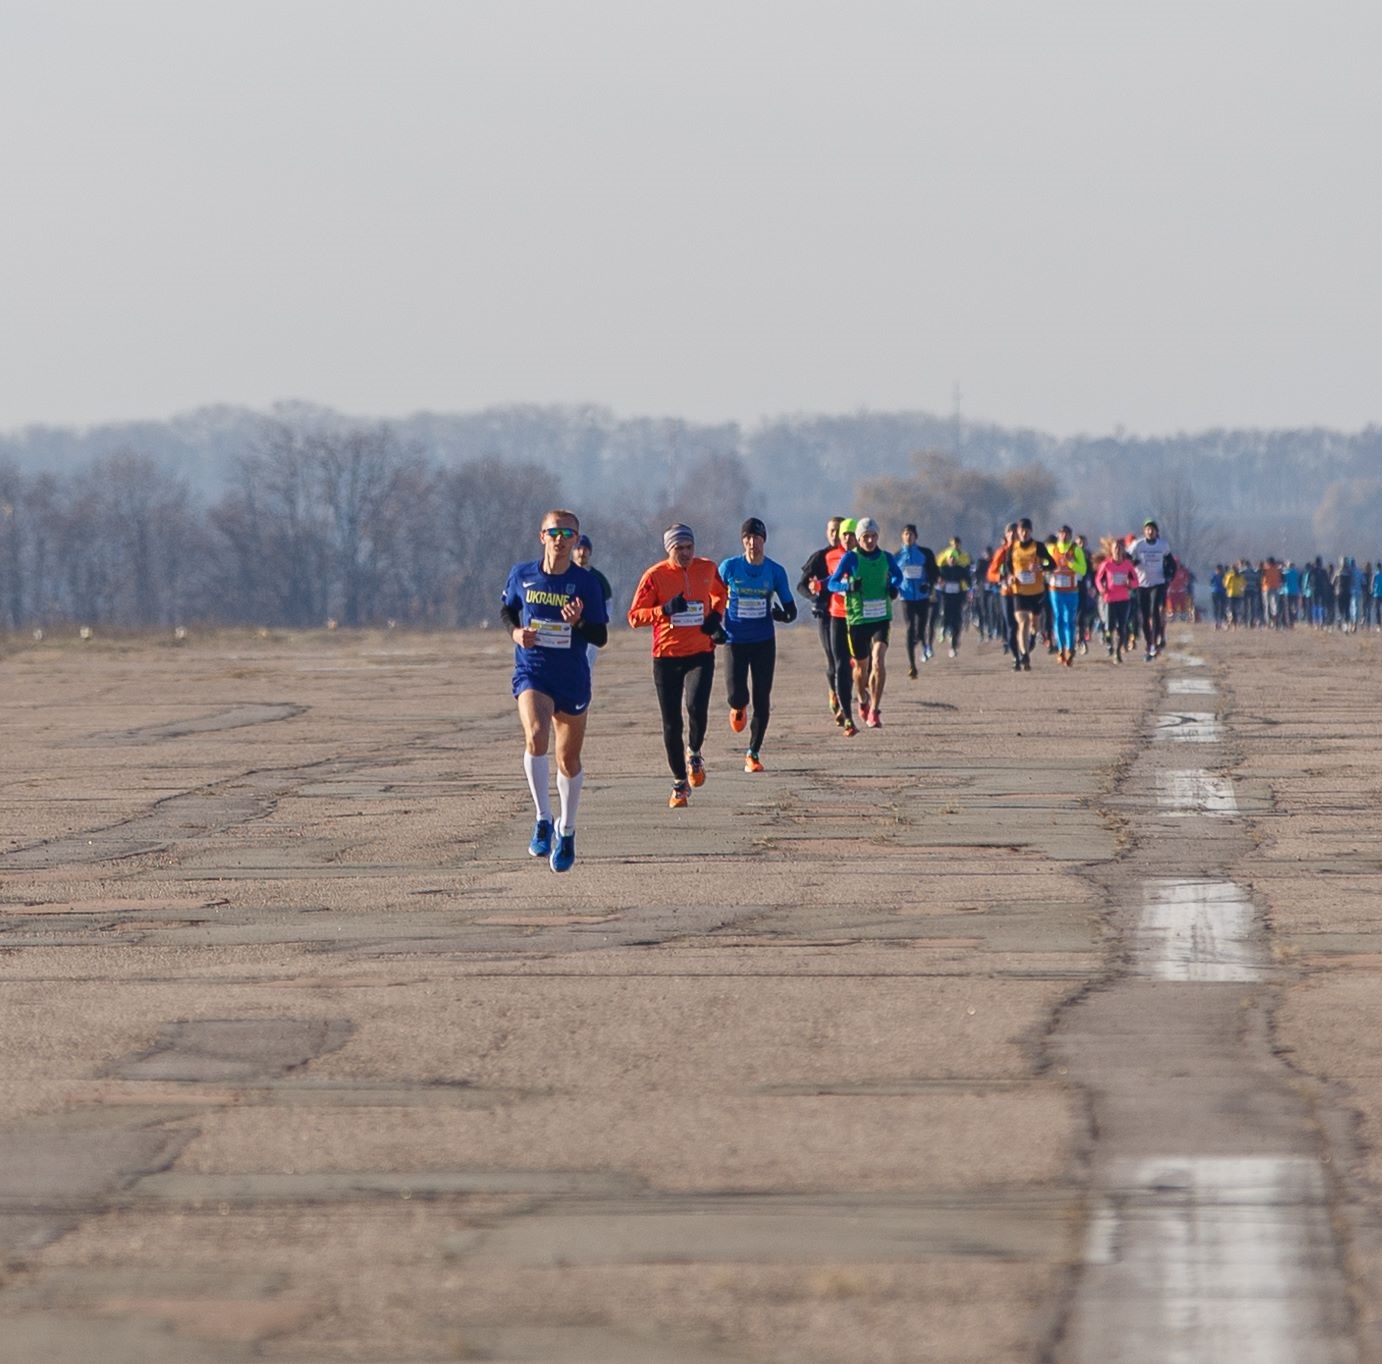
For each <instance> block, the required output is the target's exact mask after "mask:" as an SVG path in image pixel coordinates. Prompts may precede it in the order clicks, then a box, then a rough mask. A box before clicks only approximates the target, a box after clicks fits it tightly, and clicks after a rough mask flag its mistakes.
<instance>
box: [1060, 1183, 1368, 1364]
mask: <svg viewBox="0 0 1382 1364" xmlns="http://www.w3.org/2000/svg"><path fill="white" fill-rule="evenodd" d="M1105 1178H1106V1180H1107V1183H1106V1186H1105V1188H1104V1191H1103V1194H1102V1197H1101V1200H1100V1207H1099V1209H1098V1211H1097V1213H1096V1216H1095V1217H1094V1219H1093V1221H1092V1223H1091V1226H1090V1230H1089V1238H1088V1243H1087V1255H1086V1258H1085V1266H1086V1268H1085V1272H1084V1275H1083V1277H1082V1279H1081V1283H1080V1288H1079V1291H1078V1293H1077V1295H1076V1300H1075V1309H1074V1313H1073V1315H1072V1318H1071V1322H1070V1330H1069V1332H1068V1334H1067V1341H1068V1343H1069V1346H1070V1354H1069V1357H1070V1358H1071V1359H1072V1360H1074V1361H1077V1364H1108V1362H1109V1361H1111V1360H1119V1361H1121V1364H1226V1361H1230V1360H1231V1361H1233V1364H1355V1362H1356V1360H1357V1357H1358V1356H1357V1349H1356V1346H1355V1345H1354V1343H1353V1340H1352V1331H1351V1329H1350V1312H1349V1306H1348V1300H1347V1295H1346V1293H1345V1291H1344V1287H1343V1282H1342V1276H1341V1275H1340V1273H1339V1270H1338V1265H1337V1263H1336V1260H1335V1252H1334V1242H1333V1235H1332V1231H1331V1228H1330V1223H1329V1213H1328V1198H1327V1193H1326V1189H1325V1181H1324V1175H1323V1171H1322V1169H1321V1166H1320V1164H1319V1162H1318V1161H1315V1160H1312V1159H1309V1158H1307V1157H1302V1156H1247V1157H1214V1156H1187V1157H1176V1156H1167V1157H1161V1158H1156V1159H1149V1160H1128V1161H1118V1162H1115V1163H1114V1164H1113V1166H1111V1167H1110V1169H1109V1170H1108V1172H1107V1175H1106V1177H1105Z"/></svg>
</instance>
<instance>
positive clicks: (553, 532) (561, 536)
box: [542, 526, 576, 540]
mask: <svg viewBox="0 0 1382 1364" xmlns="http://www.w3.org/2000/svg"><path fill="white" fill-rule="evenodd" d="M542 533H543V534H544V535H545V536H546V537H547V538H548V539H549V540H570V539H572V538H574V536H575V535H576V532H575V531H574V530H572V529H571V527H570V526H544V527H543V530H542Z"/></svg>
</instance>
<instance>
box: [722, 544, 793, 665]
mask: <svg viewBox="0 0 1382 1364" xmlns="http://www.w3.org/2000/svg"><path fill="white" fill-rule="evenodd" d="M720 577H721V579H722V580H723V581H724V584H725V587H726V589H727V590H728V592H729V607H728V609H727V610H726V611H725V620H724V629H725V634H726V636H727V637H728V639H729V642H730V643H731V644H761V643H762V642H763V641H764V640H768V639H772V638H773V633H774V632H773V598H774V597H776V598H777V599H778V601H780V602H781V603H782V605H783V606H790V607H791V608H792V609H793V614H795V610H796V601H795V599H794V598H793V597H792V589H791V586H790V585H789V584H788V582H787V570H786V569H784V568H783V567H782V565H781V564H779V563H778V562H777V561H776V560H774V559H764V560H763V562H762V563H761V564H757V565H755V564H751V563H749V561H748V560H747V559H746V558H745V557H744V556H743V555H742V554H737V555H735V556H734V558H732V559H726V560H725V561H724V562H723V563H722V564H721V565H720Z"/></svg>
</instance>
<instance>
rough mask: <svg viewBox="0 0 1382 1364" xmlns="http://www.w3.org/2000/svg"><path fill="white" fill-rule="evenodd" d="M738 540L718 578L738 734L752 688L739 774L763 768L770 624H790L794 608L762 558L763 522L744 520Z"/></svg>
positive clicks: (771, 663)
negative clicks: (725, 600) (723, 592)
mask: <svg viewBox="0 0 1382 1364" xmlns="http://www.w3.org/2000/svg"><path fill="white" fill-rule="evenodd" d="M739 538H740V540H742V542H743V545H744V552H743V553H742V554H740V555H736V556H735V557H734V558H732V559H726V560H725V561H724V562H723V563H722V564H721V565H720V577H721V578H722V579H723V580H724V584H725V588H726V589H727V591H728V592H729V607H728V609H727V610H726V611H725V622H724V624H725V634H726V636H727V637H728V639H729V727H730V728H731V729H732V730H733V731H734V732H735V733H736V734H740V733H742V732H743V730H744V729H745V727H746V726H748V724H749V714H748V712H749V705H750V689H752V692H751V694H752V707H753V725H752V728H750V729H749V751H748V752H747V753H746V754H745V755H744V771H745V772H761V771H762V770H763V764H762V762H761V761H760V760H759V757H758V753H759V749H760V748H761V747H762V744H763V736H764V734H765V733H766V732H767V729H768V715H769V711H770V700H771V696H772V689H773V671H774V668H775V666H776V663H777V637H776V632H775V629H774V626H773V622H774V621H782V622H784V623H786V622H788V621H793V620H795V619H796V618H797V604H796V601H795V600H794V599H793V597H792V589H791V587H790V586H789V585H788V582H787V573H786V570H785V569H784V568H783V567H782V565H781V564H779V563H776V562H775V561H774V560H772V559H769V558H766V557H765V556H764V553H763V551H764V547H765V546H766V545H767V542H768V528H767V527H766V526H765V525H764V524H763V522H762V521H760V520H759V519H758V517H756V516H751V517H749V519H748V520H747V521H745V522H744V524H743V525H742V526H741V527H740V528H739ZM774 598H776V599H777V600H776V602H774V600H773V599H774Z"/></svg>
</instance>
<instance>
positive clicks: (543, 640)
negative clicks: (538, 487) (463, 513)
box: [499, 508, 609, 871]
mask: <svg viewBox="0 0 1382 1364" xmlns="http://www.w3.org/2000/svg"><path fill="white" fill-rule="evenodd" d="M580 529H581V524H580V522H579V521H578V520H577V519H576V517H575V516H574V515H573V514H572V513H571V512H569V511H563V510H561V509H559V508H558V509H557V510H554V511H549V512H548V513H547V514H546V515H545V516H544V517H543V518H542V528H541V530H539V531H538V540H539V541H540V543H541V544H542V557H541V558H540V559H533V560H531V561H530V562H528V563H523V564H515V565H514V567H513V568H512V569H511V570H510V572H509V579H508V582H507V583H506V584H505V585H504V596H503V600H502V602H501V604H500V609H499V617H500V619H501V620H502V621H503V622H504V624H505V625H507V626H508V628H509V633H510V635H511V636H512V637H513V642H514V668H513V694H514V696H515V697H516V698H517V701H518V718H519V719H520V720H521V721H522V722H523V736H524V740H525V744H524V753H523V770H524V772H525V773H526V775H527V778H528V789H529V790H530V791H531V792H532V795H533V804H534V805H535V806H536V807H537V823H536V824H535V825H534V826H533V837H532V841H531V842H530V843H529V844H528V851H529V853H531V854H532V855H533V856H534V857H546V858H548V859H549V863H550V865H551V868H552V870H553V871H570V870H571V867H572V866H573V865H574V863H575V861H576V807H577V805H578V804H579V803H580V797H581V787H582V785H584V783H585V773H584V771H583V770H582V768H581V746H582V744H583V743H584V741H585V722H586V716H587V714H588V712H589V708H590V660H589V659H588V658H587V657H586V649H585V645H587V644H593V645H595V646H596V647H597V648H603V647H604V645H605V643H606V641H607V640H608V639H609V612H608V610H607V609H606V606H605V597H604V591H603V589H602V588H601V586H600V582H599V579H597V578H596V577H595V575H594V574H593V573H592V572H590V571H589V570H588V569H584V568H580V567H578V566H577V565H576V564H574V563H572V561H571V553H572V550H573V549H574V548H575V544H576V536H577V535H578V534H579V533H580ZM553 732H555V734H556V740H557V795H558V797H559V799H560V801H561V822H560V825H559V826H558V827H557V829H556V830H555V831H554V830H553V827H552V806H551V797H550V795H549V793H548V776H549V773H548V761H547V750H548V747H549V746H550V744H551V740H552V735H553Z"/></svg>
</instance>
